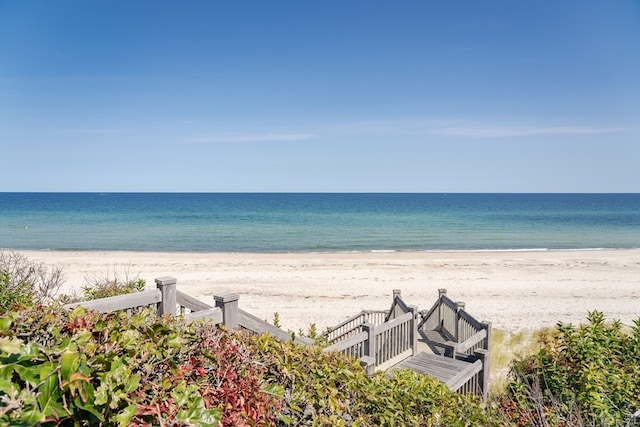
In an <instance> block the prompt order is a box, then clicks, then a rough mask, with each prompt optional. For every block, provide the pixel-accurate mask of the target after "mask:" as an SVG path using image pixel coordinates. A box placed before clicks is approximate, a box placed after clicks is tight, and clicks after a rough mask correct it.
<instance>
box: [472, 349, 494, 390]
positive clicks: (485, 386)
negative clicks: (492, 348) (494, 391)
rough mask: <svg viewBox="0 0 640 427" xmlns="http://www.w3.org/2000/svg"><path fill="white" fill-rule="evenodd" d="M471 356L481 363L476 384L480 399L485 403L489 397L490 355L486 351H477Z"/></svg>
mask: <svg viewBox="0 0 640 427" xmlns="http://www.w3.org/2000/svg"><path fill="white" fill-rule="evenodd" d="M473 354H474V355H475V356H476V357H477V358H478V360H480V361H481V362H482V370H481V371H480V372H478V384H479V385H480V388H481V391H482V398H483V399H484V401H485V402H486V401H487V396H488V395H489V375H490V371H489V367H490V365H491V353H490V352H489V351H488V350H484V349H478V350H476V351H474V352H473Z"/></svg>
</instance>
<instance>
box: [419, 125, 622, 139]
mask: <svg viewBox="0 0 640 427" xmlns="http://www.w3.org/2000/svg"><path fill="white" fill-rule="evenodd" d="M624 130H625V129H624V128H619V127H615V128H614V127H607V128H599V127H585V126H550V127H521V128H518V127H499V126H495V127H493V126H492V127H490V126H487V127H472V126H469V127H466V126H460V127H447V128H441V129H432V130H431V133H434V134H437V135H452V136H466V137H470V138H507V137H514V136H535V135H598V134H607V133H618V132H622V131H624Z"/></svg>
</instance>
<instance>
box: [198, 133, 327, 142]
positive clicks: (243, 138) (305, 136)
mask: <svg viewBox="0 0 640 427" xmlns="http://www.w3.org/2000/svg"><path fill="white" fill-rule="evenodd" d="M315 137H316V136H315V135H313V134H309V133H266V134H251V135H227V136H202V137H196V138H190V139H189V140H188V141H189V142H192V143H200V144H203V143H230V144H233V143H243V142H289V141H306V140H309V139H313V138H315Z"/></svg>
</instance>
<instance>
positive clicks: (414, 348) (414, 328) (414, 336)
mask: <svg viewBox="0 0 640 427" xmlns="http://www.w3.org/2000/svg"><path fill="white" fill-rule="evenodd" d="M409 311H410V312H411V315H412V316H413V317H412V318H411V355H412V356H415V355H416V354H418V316H419V314H418V307H417V306H415V305H410V306H409Z"/></svg>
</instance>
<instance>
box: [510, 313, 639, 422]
mask: <svg viewBox="0 0 640 427" xmlns="http://www.w3.org/2000/svg"><path fill="white" fill-rule="evenodd" d="M588 320H589V323H588V324H585V325H583V326H580V327H577V328H576V327H573V326H571V325H564V324H559V325H558V327H557V330H556V332H555V333H553V334H547V335H546V336H543V337H542V339H541V349H540V350H539V351H538V352H537V353H536V354H534V355H532V356H528V357H525V358H522V359H519V360H516V361H515V362H514V363H513V366H512V379H511V381H510V383H509V384H508V390H509V392H508V394H507V395H506V396H505V397H504V398H503V400H502V402H501V405H502V408H503V410H504V411H505V413H506V414H507V415H508V417H509V418H510V419H512V420H513V421H514V422H515V423H516V424H517V425H520V426H525V425H526V426H530V425H532V426H546V425H596V426H618V425H620V426H622V425H625V424H626V422H627V421H628V420H629V417H630V415H631V413H633V412H635V411H636V410H638V409H640V319H638V320H636V321H635V326H634V327H632V328H631V330H630V331H628V332H625V331H624V330H623V327H622V325H621V324H620V322H617V321H615V322H612V323H607V322H605V318H604V316H603V314H602V313H600V312H597V311H594V312H591V313H589V315H588Z"/></svg>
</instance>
